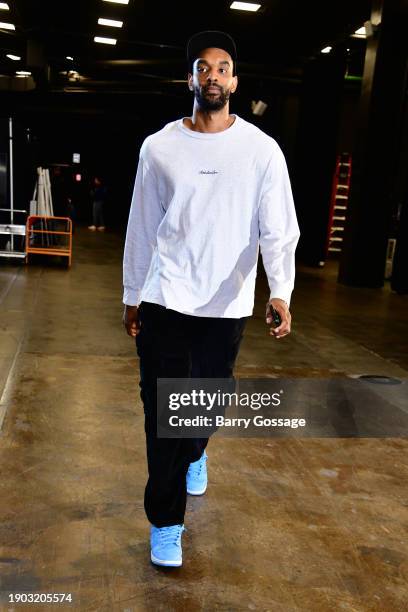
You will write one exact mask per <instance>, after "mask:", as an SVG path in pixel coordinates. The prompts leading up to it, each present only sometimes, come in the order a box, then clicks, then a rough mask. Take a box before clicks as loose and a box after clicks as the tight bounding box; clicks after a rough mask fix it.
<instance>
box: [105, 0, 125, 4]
mask: <svg viewBox="0 0 408 612" xmlns="http://www.w3.org/2000/svg"><path fill="white" fill-rule="evenodd" d="M104 2H112V3H113V4H129V0H104Z"/></svg>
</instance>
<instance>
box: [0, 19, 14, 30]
mask: <svg viewBox="0 0 408 612" xmlns="http://www.w3.org/2000/svg"><path fill="white" fill-rule="evenodd" d="M15 29H16V26H15V25H14V23H5V22H4V21H0V30H15Z"/></svg>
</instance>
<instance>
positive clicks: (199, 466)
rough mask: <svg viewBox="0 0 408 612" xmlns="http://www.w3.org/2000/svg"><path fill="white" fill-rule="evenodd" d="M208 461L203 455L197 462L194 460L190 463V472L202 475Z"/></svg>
mask: <svg viewBox="0 0 408 612" xmlns="http://www.w3.org/2000/svg"><path fill="white" fill-rule="evenodd" d="M206 461H207V457H206V456H204V455H203V456H202V457H201V458H200V459H199V460H198V461H197V462H196V461H194V463H190V467H189V471H190V474H194V476H200V474H201V472H202V470H203V467H204V465H205V462H206Z"/></svg>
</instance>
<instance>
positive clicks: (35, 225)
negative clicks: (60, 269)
mask: <svg viewBox="0 0 408 612" xmlns="http://www.w3.org/2000/svg"><path fill="white" fill-rule="evenodd" d="M61 227H62V228H63V229H62V230H61V229H60V228H61ZM25 243H26V246H25V252H26V260H27V258H28V255H29V254H30V253H36V254H39V255H53V256H55V255H58V256H62V257H68V266H70V265H71V259H72V221H71V219H70V218H69V217H45V216H41V215H30V216H29V217H27V223H26V241H25Z"/></svg>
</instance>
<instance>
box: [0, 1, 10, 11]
mask: <svg viewBox="0 0 408 612" xmlns="http://www.w3.org/2000/svg"><path fill="white" fill-rule="evenodd" d="M9 10H10V7H9V5H8V4H7V2H0V11H9Z"/></svg>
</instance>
